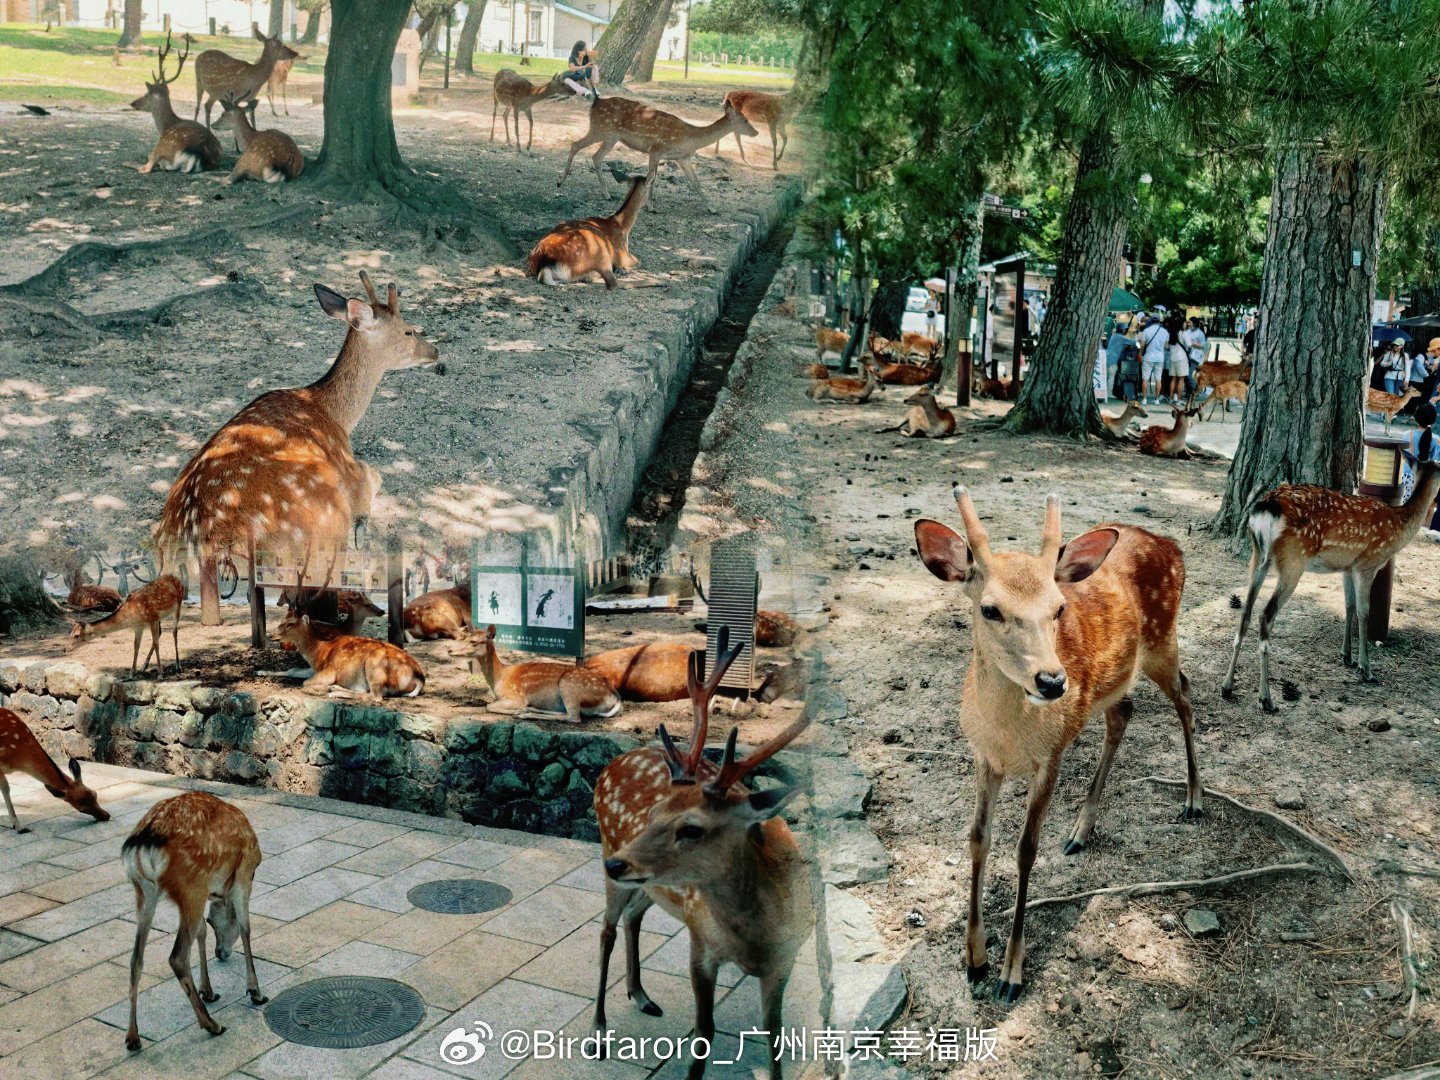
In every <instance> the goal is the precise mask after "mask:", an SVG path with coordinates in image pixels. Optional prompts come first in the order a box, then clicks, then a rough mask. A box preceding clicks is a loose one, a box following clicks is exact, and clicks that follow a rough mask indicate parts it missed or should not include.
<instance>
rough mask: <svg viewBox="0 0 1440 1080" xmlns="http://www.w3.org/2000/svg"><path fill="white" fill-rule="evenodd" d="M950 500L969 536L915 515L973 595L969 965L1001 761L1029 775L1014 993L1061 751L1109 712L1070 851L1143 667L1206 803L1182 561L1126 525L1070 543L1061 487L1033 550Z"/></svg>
mask: <svg viewBox="0 0 1440 1080" xmlns="http://www.w3.org/2000/svg"><path fill="white" fill-rule="evenodd" d="M954 492H955V501H956V503H957V505H958V506H959V509H960V516H961V519H962V520H963V521H964V524H965V536H964V537H963V538H962V537H961V536H960V535H959V534H958V533H956V532H955V531H954V530H953V529H951V528H949V527H948V526H946V525H942V524H941V523H940V522H938V521H931V520H928V519H924V518H922V519H921V520H919V521H917V522H916V523H915V541H916V547H917V548H918V550H919V553H920V559H921V561H922V562H923V563H924V564H925V566H926V568H927V569H928V570H929V571H930V572H931V573H932V574H934V575H935V576H936V577H937V578H939V579H940V580H941V581H953V582H959V583H961V584H962V585H963V587H964V591H965V594H966V595H967V596H968V597H969V598H970V602H971V604H972V605H973V607H974V609H975V610H974V618H973V620H972V626H973V627H974V631H973V635H974V652H973V655H972V657H971V660H970V670H969V671H968V672H967V673H966V676H965V689H964V692H963V694H962V697H961V701H960V727H961V730H962V731H964V733H965V737H966V739H967V741H968V742H969V744H970V748H971V751H972V753H973V754H974V758H975V817H974V821H973V823H972V824H971V827H970V908H969V916H968V919H967V922H966V935H965V964H966V968H967V975H968V978H969V980H970V982H971V983H978V982H980V981H981V980H983V979H984V978H985V976H986V974H987V972H988V969H989V965H988V964H987V962H986V956H985V927H984V922H983V919H982V918H981V913H980V902H981V895H982V890H983V885H984V877H985V859H986V856H987V855H988V854H989V851H990V816H991V813H992V811H993V809H994V806H995V802H996V799H997V797H998V796H999V793H1000V787H1001V784H1002V783H1003V782H1004V780H1005V777H1006V775H1007V774H1010V773H1020V774H1021V775H1026V776H1028V786H1029V802H1028V804H1027V807H1026V814H1025V828H1024V831H1023V832H1022V833H1021V835H1020V845H1019V850H1018V853H1017V862H1018V864H1019V880H1018V883H1017V885H1016V890H1015V922H1014V925H1013V926H1012V928H1011V931H1010V941H1009V944H1008V946H1007V947H1006V950H1005V960H1004V964H1003V965H1002V967H1001V969H1000V977H999V981H998V983H997V984H996V987H995V997H996V1000H998V1001H1002V1002H1006V1003H1010V1002H1013V1001H1015V1000H1016V999H1017V998H1018V997H1019V996H1020V992H1021V990H1022V988H1023V986H1024V963H1025V932H1024V927H1025V896H1026V890H1027V889H1028V887H1029V883H1030V869H1031V867H1032V866H1033V865H1034V862H1035V853H1036V850H1037V848H1038V846H1039V842H1040V826H1041V823H1042V822H1043V821H1044V819H1045V812H1046V809H1047V808H1048V807H1049V805H1050V797H1051V795H1052V793H1053V792H1054V789H1055V778H1056V775H1057V773H1058V771H1059V767H1060V758H1061V756H1062V755H1063V754H1064V752H1065V749H1066V747H1068V746H1069V745H1070V744H1071V743H1072V742H1074V741H1075V737H1076V736H1077V735H1079V734H1080V731H1081V729H1082V728H1084V726H1085V724H1086V722H1087V721H1088V720H1089V718H1090V716H1091V715H1092V714H1093V713H1095V712H1097V711H1103V712H1104V714H1105V744H1104V747H1103V748H1102V750H1101V752H1100V765H1099V768H1098V769H1097V770H1096V772H1095V779H1094V781H1093V782H1092V783H1091V785H1090V790H1089V792H1088V793H1087V794H1086V796H1085V802H1084V805H1083V806H1082V807H1081V809H1080V816H1079V818H1078V819H1077V820H1076V822H1075V827H1074V828H1073V829H1072V830H1071V832H1070V835H1069V837H1068V839H1067V840H1066V842H1065V854H1067V855H1073V854H1075V853H1077V852H1079V851H1083V850H1084V848H1085V845H1086V843H1087V842H1088V841H1089V839H1090V836H1091V833H1092V832H1093V830H1094V828H1095V818H1096V815H1097V813H1098V811H1099V806H1100V795H1101V792H1102V791H1103V790H1104V788H1105V780H1106V778H1107V777H1108V776H1109V774H1110V765H1111V762H1112V761H1113V760H1114V757H1115V750H1116V748H1117V747H1118V746H1119V745H1120V740H1121V739H1122V738H1123V737H1124V735H1125V728H1126V725H1127V724H1128V723H1129V722H1130V716H1131V713H1132V712H1133V708H1134V707H1133V705H1132V703H1131V699H1130V692H1131V689H1132V688H1133V686H1134V683H1135V679H1136V676H1137V675H1138V674H1139V673H1141V672H1143V673H1144V674H1145V676H1146V678H1148V679H1149V680H1150V681H1151V682H1153V683H1154V684H1155V685H1156V686H1157V687H1159V688H1160V692H1161V693H1163V694H1164V695H1165V696H1166V697H1167V698H1169V699H1170V703H1171V704H1172V705H1174V707H1175V711H1176V713H1177V714H1178V715H1179V717H1180V725H1181V728H1182V729H1183V731H1184V735H1185V759H1186V797H1185V806H1184V809H1183V810H1182V812H1181V817H1182V818H1184V819H1192V818H1198V817H1200V816H1201V814H1202V807H1201V799H1202V796H1203V792H1202V789H1201V787H1200V776H1199V772H1198V770H1197V768H1196V765H1195V744H1194V737H1193V731H1192V723H1191V713H1190V682H1189V680H1188V679H1187V678H1186V677H1185V674H1184V672H1183V671H1181V669H1180V648H1179V644H1178V642H1177V638H1176V622H1177V620H1178V616H1179V613H1180V598H1181V593H1182V591H1183V590H1184V586H1185V560H1184V556H1183V555H1182V554H1181V551H1180V548H1179V546H1178V545H1177V544H1175V543H1174V542H1173V541H1171V540H1168V539H1166V538H1164V537H1161V536H1156V535H1154V534H1153V533H1149V532H1146V531H1145V530H1143V529H1138V528H1134V527H1132V526H1128V525H1102V526H1100V527H1098V528H1095V529H1092V530H1091V531H1089V532H1086V533H1083V534H1081V535H1080V536H1077V537H1075V538H1074V539H1072V540H1071V541H1070V542H1069V543H1068V544H1062V542H1061V539H1062V538H1061V532H1060V499H1059V497H1058V496H1055V495H1051V496H1049V497H1048V498H1047V499H1046V501H1045V528H1044V532H1043V534H1042V539H1041V543H1040V554H1039V555H1023V554H1019V553H1012V552H1005V553H994V552H992V551H991V550H990V541H989V539H988V537H987V535H986V532H985V528H984V526H982V525H981V524H980V518H979V515H978V514H976V512H975V507H974V505H973V504H972V503H971V501H970V496H969V494H968V493H967V492H966V490H965V489H964V488H963V487H960V486H959V485H956V487H955V489H954Z"/></svg>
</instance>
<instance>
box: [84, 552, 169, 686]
mask: <svg viewBox="0 0 1440 1080" xmlns="http://www.w3.org/2000/svg"><path fill="white" fill-rule="evenodd" d="M184 603H185V586H183V585H181V584H180V579H179V578H178V577H176V576H175V575H174V574H162V575H161V576H160V577H157V578H156V579H155V580H154V581H152V582H149V583H148V584H146V585H142V586H140V588H138V589H136V590H135V591H134V592H132V593H131V594H130V595H129V596H127V597H126V598H125V599H124V600H123V601H122V602H121V604H120V606H119V607H118V608H116V609H115V611H114V612H113V613H111V614H110V615H107V616H105V618H103V619H100V620H98V621H96V622H92V623H79V622H77V623H75V624H74V625H73V627H72V629H71V631H70V644H69V649H70V651H72V652H73V651H74V650H75V649H78V648H79V647H80V646H81V645H83V644H84V643H85V642H86V641H89V640H90V639H91V638H97V637H104V636H105V635H106V634H113V633H114V632H115V631H117V630H134V631H135V648H134V651H133V652H132V653H131V654H130V677H131V678H132V679H133V678H134V677H135V672H136V671H137V664H138V662H139V658H140V639H141V638H142V637H144V635H145V630H146V629H147V628H148V629H149V631H150V648H149V650H148V651H147V652H146V653H145V663H144V664H138V670H143V669H144V668H148V667H149V666H150V657H151V656H154V657H155V666H156V667H157V668H158V669H159V670H160V674H161V675H164V674H165V662H164V661H163V660H162V659H161V658H160V620H161V619H163V618H164V617H165V616H167V615H174V616H175V625H174V626H173V627H172V628H171V636H172V638H173V640H174V644H175V673H176V674H177V675H178V674H179V673H180V607H181V605H182V604H184Z"/></svg>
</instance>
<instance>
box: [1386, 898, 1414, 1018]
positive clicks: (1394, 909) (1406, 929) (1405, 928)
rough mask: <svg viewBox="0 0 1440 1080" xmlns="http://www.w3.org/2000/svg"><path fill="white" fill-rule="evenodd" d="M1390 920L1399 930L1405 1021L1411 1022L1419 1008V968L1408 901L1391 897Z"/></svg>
mask: <svg viewBox="0 0 1440 1080" xmlns="http://www.w3.org/2000/svg"><path fill="white" fill-rule="evenodd" d="M1390 918H1392V919H1394V920H1395V925H1396V926H1398V927H1399V928H1400V970H1401V971H1402V972H1404V974H1405V989H1406V990H1408V991H1409V992H1410V999H1409V1003H1408V1004H1407V1005H1406V1006H1405V1019H1406V1020H1413V1019H1414V1018H1415V1010H1416V1009H1417V1008H1419V1007H1420V968H1419V967H1418V966H1417V965H1416V963H1415V926H1414V924H1413V923H1412V922H1411V921H1410V901H1409V900H1405V899H1402V898H1400V897H1398V896H1397V897H1393V898H1392V899H1391V901H1390Z"/></svg>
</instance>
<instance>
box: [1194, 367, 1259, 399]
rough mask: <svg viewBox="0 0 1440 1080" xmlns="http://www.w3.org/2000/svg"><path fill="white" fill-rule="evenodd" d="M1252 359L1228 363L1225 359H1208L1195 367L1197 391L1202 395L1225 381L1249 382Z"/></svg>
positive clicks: (1197, 393)
mask: <svg viewBox="0 0 1440 1080" xmlns="http://www.w3.org/2000/svg"><path fill="white" fill-rule="evenodd" d="M1252 370H1253V369H1252V367H1251V365H1250V361H1248V360H1245V361H1242V362H1241V363H1238V364H1227V363H1225V362H1224V361H1223V360H1207V361H1205V363H1203V364H1201V365H1200V366H1199V367H1198V368H1196V369H1195V393H1196V395H1200V394H1203V393H1205V391H1206V390H1207V389H1211V390H1213V389H1215V388H1216V387H1218V386H1220V385H1221V384H1223V383H1228V382H1243V383H1249V381H1250V373H1251V371H1252Z"/></svg>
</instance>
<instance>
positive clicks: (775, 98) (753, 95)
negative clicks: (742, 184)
mask: <svg viewBox="0 0 1440 1080" xmlns="http://www.w3.org/2000/svg"><path fill="white" fill-rule="evenodd" d="M725 104H726V105H731V106H733V107H734V108H735V109H737V110H738V111H739V112H740V113H741V114H742V115H743V116H744V117H745V119H746V120H749V121H750V122H751V123H752V124H758V123H760V121H762V120H763V121H764V122H765V126H766V127H767V128H769V129H770V163H771V167H772V168H774V169H775V170H776V171H777V172H778V171H779V169H780V159H781V158H783V157H784V156H785V150H786V148H787V147H788V146H789V145H790V133H789V132H788V131H786V125H787V124H789V122H790V115H791V113H793V112H794V110H795V105H794V101H793V99H792V98H791V97H790V95H788V94H785V95H781V94H762V93H760V92H759V91H758V90H731V91H730V93H728V94H726V95H725ZM757 134H758V132H757ZM777 138H778V139H779V140H780V141H779V145H778V147H777V145H776V139H777ZM735 145H736V146H737V147H739V149H740V160H741V161H744V162H745V163H746V164H747V165H748V164H749V161H748V160H746V157H745V143H744V142H743V141H742V140H741V138H740V132H738V131H737V132H735ZM715 156H716V157H719V156H720V142H719V140H716V143H715Z"/></svg>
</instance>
